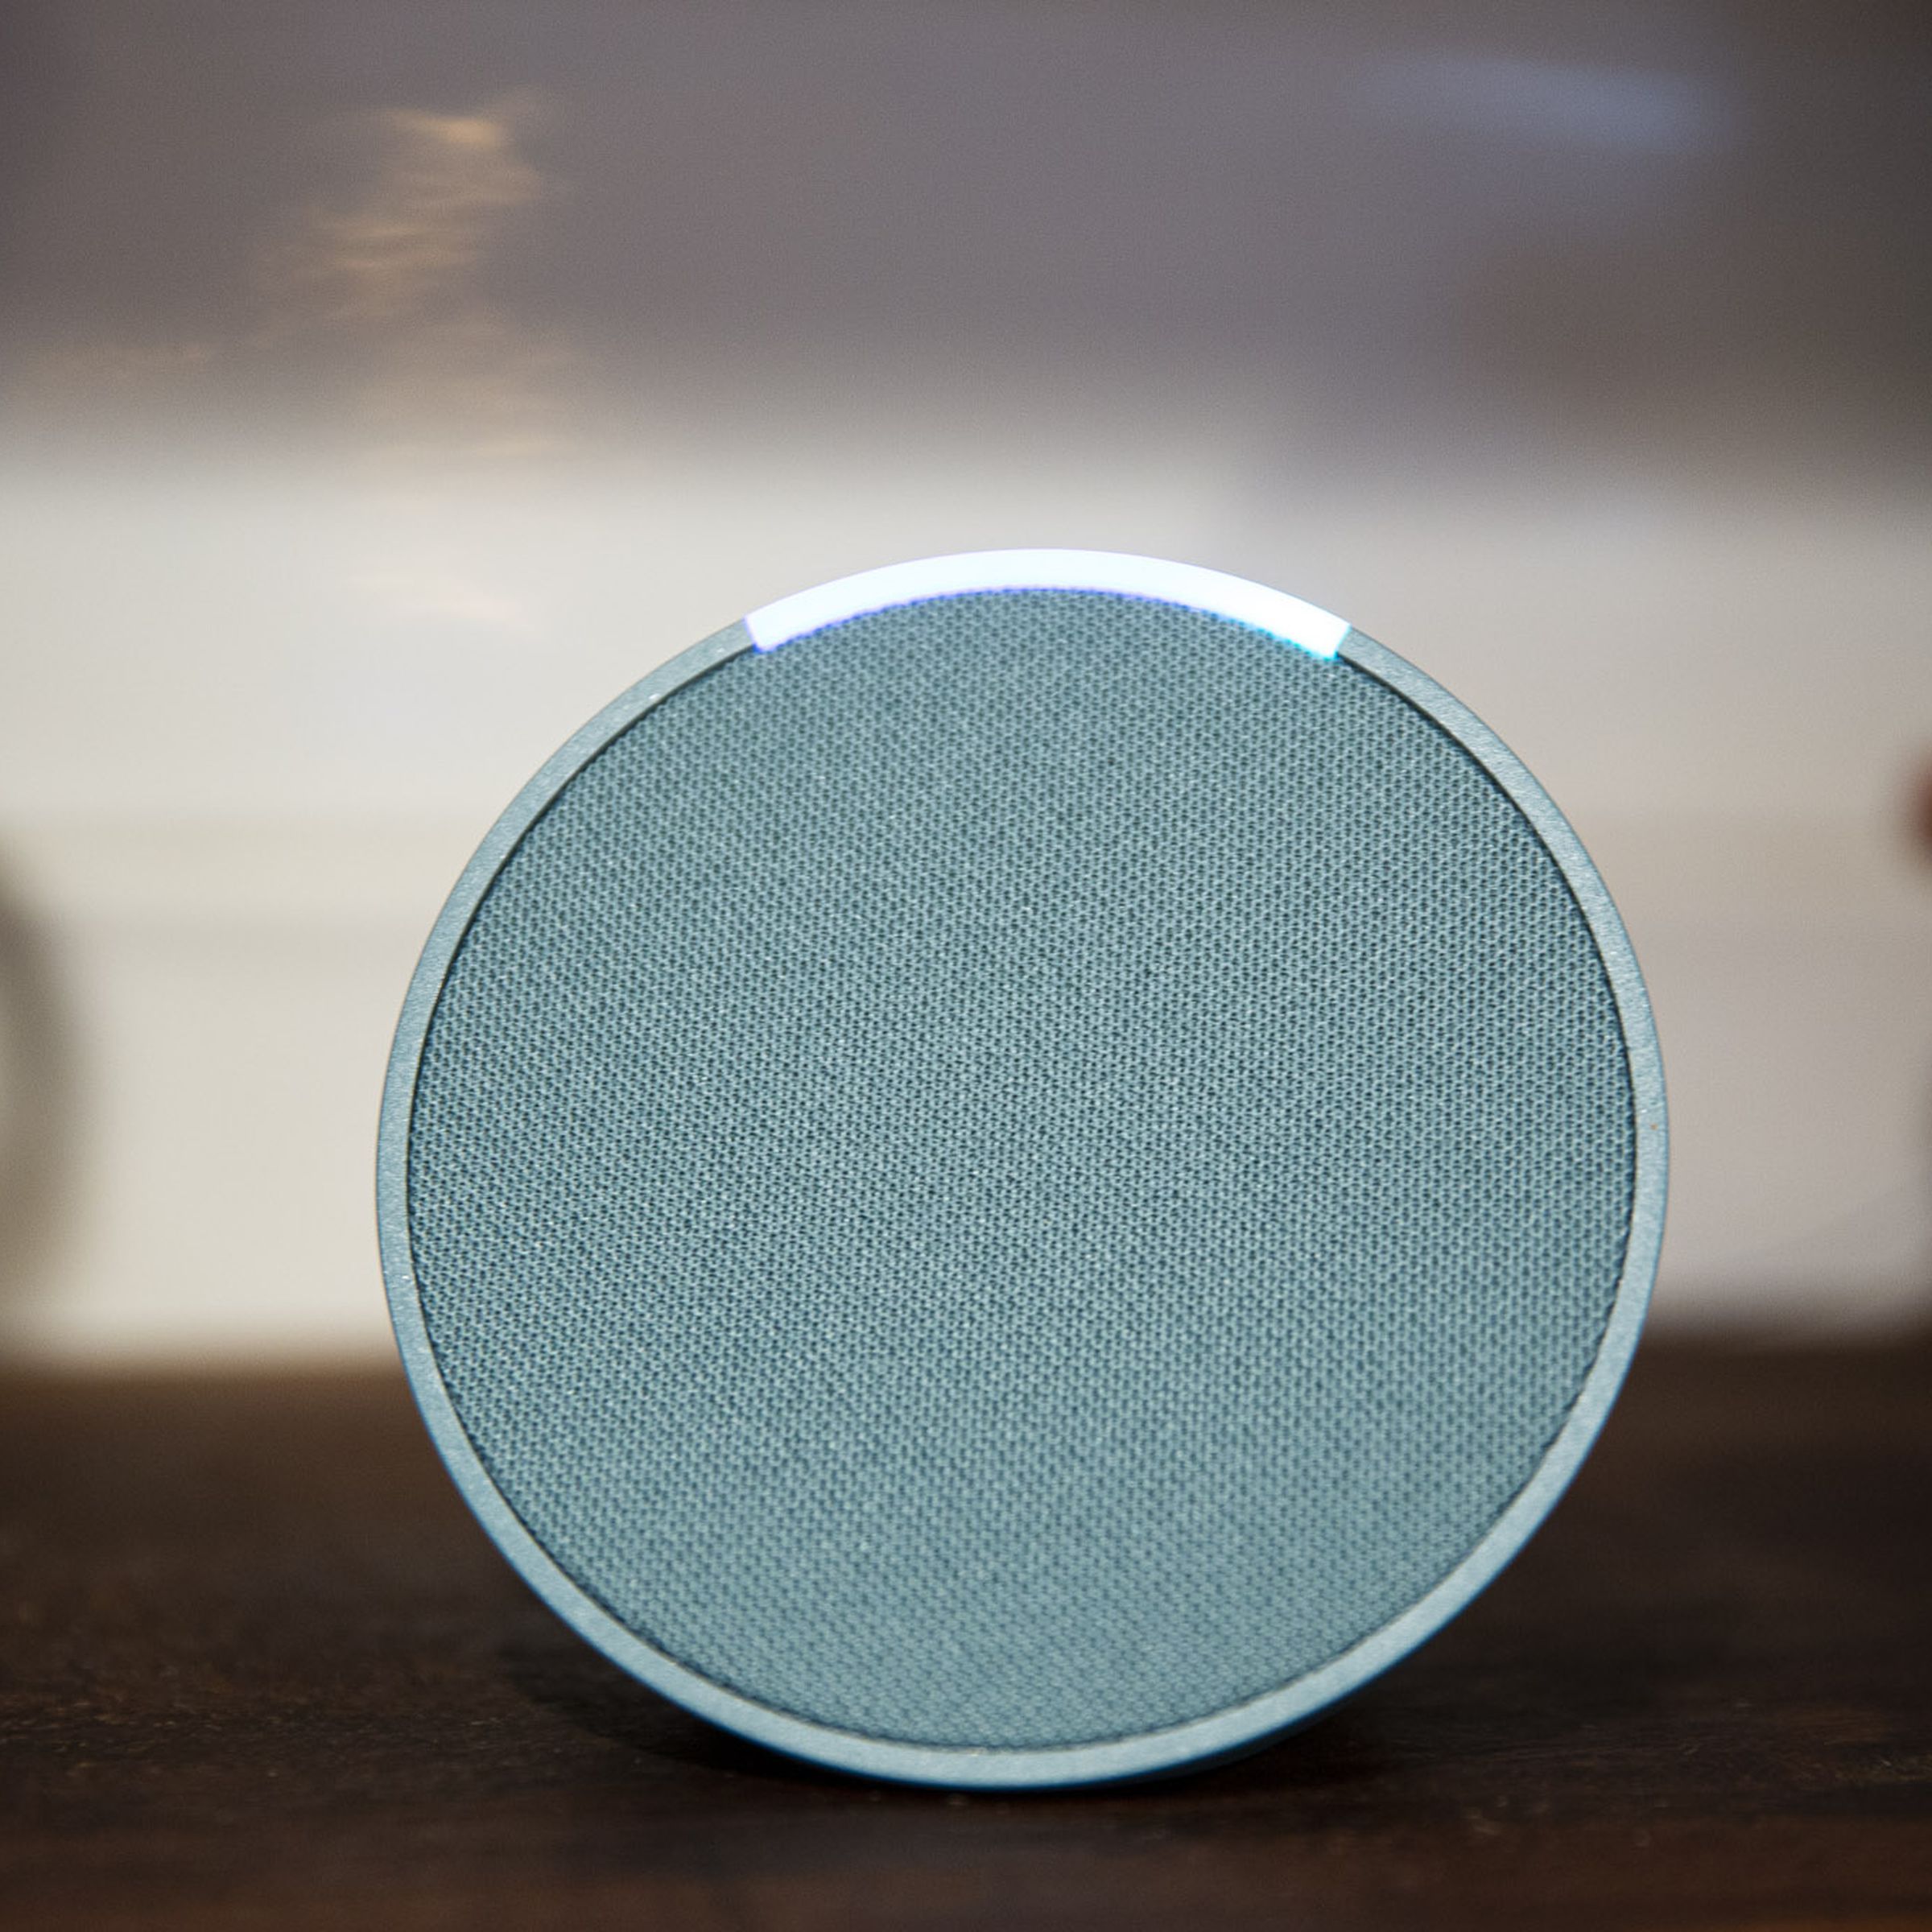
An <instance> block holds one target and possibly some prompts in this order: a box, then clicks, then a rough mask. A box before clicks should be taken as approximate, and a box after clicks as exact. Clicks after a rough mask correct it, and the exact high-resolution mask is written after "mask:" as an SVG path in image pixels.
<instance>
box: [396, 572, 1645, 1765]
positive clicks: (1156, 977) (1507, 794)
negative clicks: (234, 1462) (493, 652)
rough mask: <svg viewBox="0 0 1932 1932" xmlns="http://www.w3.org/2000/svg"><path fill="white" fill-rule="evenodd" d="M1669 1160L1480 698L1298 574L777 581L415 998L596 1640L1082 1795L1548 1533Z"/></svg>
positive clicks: (593, 772)
mask: <svg viewBox="0 0 1932 1932" xmlns="http://www.w3.org/2000/svg"><path fill="white" fill-rule="evenodd" d="M1664 1142H1665V1136H1664V1110H1663V1092H1662V1075H1661V1071H1660V1068H1659V1064H1658V1059H1657V1046H1656V1040H1655V1036H1654V1034H1653V1029H1652V1026H1651V1022H1650V1018H1649V1010H1648V1008H1647V1005H1646V1003H1645V996H1644V991H1643V987H1642V983H1641V980H1640V978H1639V976H1638V973H1637V965H1636V963H1635V960H1633V956H1632V954H1631V952H1630V947H1629V943H1628V941H1627V940H1626V939H1625V937H1624V931H1623V928H1622V927H1621V925H1620V923H1619V921H1618V919H1617V916H1616V912H1615V910H1614V909H1613V908H1612V906H1611V903H1610V901H1609V899H1608V896H1607V895H1606V894H1605V892H1604V888H1603V886H1602V884H1601V882H1600V881H1599V879H1598V877H1597V875H1596V872H1595V870H1594V869H1592V867H1591V864H1590V862H1589V861H1588V859H1587V857H1585V856H1584V853H1583V849H1582V848H1581V847H1580V846H1579V844H1578V842H1577V840H1576V839H1575V836H1574V834H1573V833H1572V832H1571V830H1570V828H1569V827H1568V826H1567V824H1565V822H1564V821H1563V819H1562V817H1561V816H1560V815H1558V812H1557V811H1556V809H1555V807H1554V806H1553V805H1552V804H1551V803H1550V801H1549V799H1547V798H1546V796H1545V795H1544V794H1543V792H1542V791H1541V789H1540V788H1539V787H1538V786H1537V784H1536V782H1534V780H1533V779H1532V778H1530V775H1529V774H1528V773H1527V772H1526V771H1525V770H1524V769H1523V767H1522V766H1521V765H1520V764H1519V763H1518V762H1517V760H1516V759H1515V758H1513V756H1512V755H1511V754H1510V753H1509V751H1507V750H1506V749H1505V748H1504V746H1503V745H1501V743H1500V742H1499V741H1497V740H1496V737H1494V736H1493V735H1492V733H1490V732H1489V731H1488V730H1487V729H1485V728H1484V726H1483V725H1481V724H1480V723H1479V722H1478V721H1477V720H1476V719H1475V718H1474V717H1473V716H1472V715H1471V714H1470V713H1469V712H1468V711H1466V710H1465V709H1464V708H1463V707H1462V706H1461V705H1460V704H1457V703H1456V702H1455V700H1454V699H1452V698H1451V697H1450V696H1448V695H1447V693H1446V692H1444V691H1442V690H1441V689H1439V687H1437V686H1436V685H1435V684H1433V683H1430V680H1429V679H1427V678H1426V677H1424V676H1423V675H1422V674H1421V673H1419V672H1418V671H1415V670H1414V669H1413V668H1411V667H1410V666H1409V665H1408V664H1406V663H1404V662H1403V661H1402V659H1401V658H1397V657H1396V656H1395V655H1394V654H1393V653H1391V652H1390V651H1389V650H1385V649H1384V648H1383V647H1382V646H1381V645H1379V644H1377V643H1375V642H1373V641H1371V640H1370V639H1369V638H1366V637H1364V636H1363V635H1362V634H1360V632H1359V631H1356V630H1352V629H1350V628H1349V627H1348V625H1347V624H1345V623H1344V622H1343V621H1341V620H1340V619H1337V618H1335V617H1331V616H1329V615H1328V614H1327V613H1325V612H1323V611H1319V610H1317V609H1314V608H1313V607H1312V606H1311V605H1306V604H1303V603H1301V602H1300V601H1298V600H1296V599H1294V598H1292V597H1286V596H1283V595H1282V594H1281V593H1279V592H1273V591H1269V590H1266V589H1265V588H1261V586H1258V585H1256V584H1249V583H1245V582H1243V581H1241V580H1237V579H1234V578H1231V577H1226V576H1221V575H1220V574H1219V573H1217V572H1210V571H1205V570H1198V569H1195V568H1191V567H1187V566H1184V565H1179V564H1157V563H1154V562H1152V561H1150V560H1148V559H1140V558H1131V557H1122V556H1116V555H1110V554H1104V553H1098V552H1086V551H1001V552H990V553H985V554H980V555H970V556H964V557H947V558H938V559H930V560H928V561H927V562H925V563H922V564H908V565H904V566H901V567H896V568H892V569H888V570H882V571H875V572H869V573H867V574H865V575H864V576H858V577H855V578H848V579H845V580H842V581H840V582H839V583H836V584H830V585H827V586H825V587H824V588H820V589H818V590H815V591H811V592H805V593H803V594H802V595H801V596H799V597H791V598H787V599H786V600H784V601H782V602H780V603H778V604H776V605H771V606H770V607H769V608H768V609H765V610H762V611H760V612H758V613H754V614H753V616H752V617H749V618H748V619H746V620H745V621H744V622H742V623H740V624H734V625H732V626H731V627H730V628H729V629H728V630H723V631H720V633H718V634H716V636H715V637H712V638H708V639H707V640H705V641H704V642H703V643H700V644H699V645H697V646H696V647H695V648H694V649H692V650H688V651H687V652H686V653H685V654H683V656H682V657H679V658H676V659H675V660H673V661H672V662H671V663H669V664H667V665H666V666H665V667H663V669H662V670H660V671H658V672H656V673H655V674H654V675H652V676H650V677H648V678H646V679H645V680H644V681H643V682H642V683H641V684H639V685H638V686H637V687H636V688H635V689H634V690H633V691H630V692H629V693H628V694H626V695H625V696H623V697H621V698H620V699H619V700H617V702H616V703H615V704H613V705H612V706H610V708H609V709H607V710H606V711H605V712H603V713H602V714H601V716H599V717H597V719H595V720H593V721H592V723H591V724H590V725H588V726H586V727H585V729H584V730H583V731H581V732H580V733H578V735H577V736H576V737H575V738H573V739H572V741H570V743H569V744H568V745H566V746H565V747H564V749H563V750H562V751H560V752H559V753H558V754H557V756H556V757H555V758H553V759H552V760H551V762H550V763H549V764H548V765H547V766H545V768H544V769H543V771H542V772H541V773H540V774H539V776H538V777H537V778H535V780H534V781H533V782H532V783H531V784H530V786H528V787H527V788H526V791H524V792H523V794H522V796H521V797H519V798H518V799H517V801H516V802H515V803H514V804H513V805H512V806H511V807H510V810H509V811H508V812H507V813H506V815H504V817H503V818H502V819H501V820H500V821H499V822H498V824H497V826H496V828H495V829H494V830H493V832H491V833H490V834H489V837H488V838H487V839H486V840H485V841H484V844H483V846H482V848H481V850H480V851H479V852H477V856H476V857H475V859H474V860H473V862H472V863H471V865H470V866H469V869H468V870H467V871H466V872H465V873H464V876H463V877H462V879H461V881H460V883H459V884H458V886H457V887H456V891H455V893H454V894H453V895H452V898H451V899H450V901H449V902H448V906H446V907H445V909H444V912H443V914H442V916H441V919H440V921H439V922H438V923H437V925H436V928H435V931H434V932H433V934H432V935H431V939H430V940H429V943H428V946H427V950H426V951H425V952H424V955H423V960H422V963H421V965H420V967H419V969H418V972H417V975H416V977H415V981H414V983H413V985H412V986H411V990H410V993H409V995H408V998H407V1005H406V1006H405V1009H404V1012H403V1020H402V1024H401V1026H400V1029H399V1030H398V1035H397V1039H396V1044H395V1049H394V1057H393V1059H392V1063H391V1067H390V1080H389V1086H388V1091H387V1096H386V1105H385V1112H384V1123H383V1133H382V1150H381V1159H380V1169H381V1172H380V1203H381V1220H382V1239H383V1249H384V1257H385V1265H386V1273H387V1277H388V1282H389V1287H390V1298H391V1302H392V1305H393V1308H394V1318H395V1323H396V1328H397V1331H398V1336H399V1338H400V1341H401V1346H402V1352H403V1360H404V1362H405V1364H406V1365H407V1369H408V1373H409V1375H410V1377H411V1381H412V1383H413V1385H414V1387H415V1393H416V1396H417V1398H418V1400H419V1403H420V1404H421V1406H422V1409H423V1414H424V1416H425V1418H426V1419H427V1423H428V1426H429V1429H430V1430H431V1435H433V1436H434V1438H435V1440H436V1444H437V1446H438V1447H439V1448H440V1451H441V1452H442V1455H443V1456H444V1459H445V1460H446V1461H447V1463H448V1466H449V1468H450V1469H451V1472H452V1474H453V1475H454V1476H455V1478H456V1482H457V1484H459V1486H460V1488H461V1490H462V1492H463V1493H464V1496H465V1497H466V1498H467V1500H468V1501H469V1505H470V1506H471V1508H472V1509H474V1510H475V1512H476V1513H477V1515H478V1517H480V1518H481V1521H482V1522H483V1524H484V1525H485V1528H486V1529H487V1530H489V1534H491V1536H492V1537H493V1538H494V1539H495V1540H496V1542H497V1544H498V1545H499V1546H501V1548H502V1550H503V1552H504V1554H506V1556H507V1557H508V1558H509V1559H510V1562H511V1563H513V1564H514V1566H515V1567H516V1568H517V1569H518V1571H520V1572H521V1573H522V1575H523V1577H524V1578H525V1579H526V1580H527V1581H528V1582H529V1583H530V1584H531V1585H532V1586H533V1587H535V1590H536V1591H538V1592H539V1595H540V1596H543V1598H544V1599H545V1600H547V1602H548V1603H549V1604H551V1606H552V1607H553V1608H555V1610H556V1611H557V1612H558V1613H559V1615H560V1616H563V1617H564V1618H565V1619H566V1620H568V1622H569V1623H570V1624H572V1625H574V1626H575V1628H576V1629H577V1630H578V1631H579V1632H580V1633H582V1634H583V1635H584V1637H586V1638H588V1640H589V1641H591V1642H592V1644H594V1645H597V1648H598V1649H601V1650H602V1651H603V1652H604V1653H605V1654H606V1655H607V1656H609V1657H611V1658H613V1659H614V1660H615V1661H616V1662H617V1663H618V1664H620V1665H621V1666H623V1667H624V1668H625V1670H628V1671H630V1672H631V1673H633V1674H634V1675H635V1676H637V1677H638V1678H642V1680H643V1681H644V1682H646V1684H649V1685H650V1686H653V1687H654V1688H655V1689H656V1690H657V1691H661V1692H662V1693H663V1694H664V1695H666V1696H667V1697H671V1698H673V1699H676V1700H678V1701H679V1703H683V1704H684V1705H686V1706H687V1707H689V1708H691V1710H693V1711H697V1712H699V1713H700V1714H702V1715H704V1716H705V1717H707V1718H709V1719H714V1720H715V1721H716V1722H717V1723H718V1724H723V1725H725V1726H728V1727H729V1728H732V1729H733V1730H735V1731H737V1732H741V1733H743V1734H744V1735H745V1736H749V1737H753V1738H755V1739H758V1740H762V1742H763V1743H765V1744H769V1745H772V1746H774V1747H777V1748H780V1749H782V1750H785V1751H788V1752H794V1753H795V1754H797V1755H799V1756H801V1757H806V1758H810V1759H814V1760H816V1761H820V1762H823V1763H825V1764H829V1765H838V1766H841V1767H843V1768H844V1769H848V1770H852V1771H855V1772H859V1773H866V1774H869V1775H876V1776H881V1777H894V1778H902V1779H911V1780H918V1781H929V1782H933V1783H940V1784H954V1785H1047V1784H1070V1783H1078V1782H1082V1781H1088V1780H1095V1779H1104V1778H1114V1777H1129V1776H1134V1775H1137V1774H1144V1773H1150V1772H1154V1771H1158V1770H1162V1769H1168V1768H1171V1767H1174V1766H1177V1765H1183V1764H1187V1763H1190V1762H1195V1761H1202V1760H1205V1759H1208V1758H1212V1757H1218V1756H1220V1755H1223V1754H1225V1753H1227V1752H1232V1751H1234V1750H1238V1749H1240V1748H1244V1747H1245V1746H1247V1745H1249V1744H1253V1743H1254V1742H1256V1741H1257V1740H1260V1739H1262V1738H1264V1737H1265V1736H1269V1734H1271V1733H1273V1732H1278V1731H1280V1730H1282V1729H1283V1728H1286V1727H1288V1726H1290V1725H1292V1724H1297V1723H1298V1722H1300V1721H1302V1720H1303V1719H1307V1717H1309V1716H1311V1715H1312V1714H1314V1713H1315V1712H1316V1711H1319V1710H1320V1709H1321V1708H1323V1707H1325V1706H1326V1705H1327V1704H1329V1703H1332V1702H1333V1701H1334V1700H1335V1699H1338V1698H1340V1697H1341V1696H1343V1695H1346V1694H1347V1693H1348V1692H1349V1691H1352V1690H1354V1689H1355V1688H1356V1687H1357V1686H1360V1684H1362V1683H1363V1682H1365V1681H1366V1680H1367V1679H1368V1678H1371V1677H1373V1675H1375V1674H1377V1672H1379V1671H1381V1670H1384V1669H1385V1668H1386V1667H1387V1666H1389V1665H1390V1664H1391V1663H1393V1662H1395V1661H1396V1660H1397V1658H1399V1657H1402V1655H1403V1654H1404V1653H1406V1652H1407V1651H1408V1650H1409V1649H1411V1648H1412V1647H1413V1646H1414V1645H1416V1644H1417V1643H1418V1642H1420V1641H1422V1639H1423V1638H1425V1637H1427V1636H1429V1635H1430V1633H1431V1632H1433V1631H1435V1629H1437V1628H1439V1626H1440V1625H1441V1624H1443V1622H1444V1621H1445V1620H1447V1619H1448V1618H1449V1617H1450V1616H1452V1615H1453V1614H1454V1613H1455V1612H1456V1611H1457V1610H1459V1608H1462V1606H1463V1604H1466V1603H1467V1602H1468V1600H1469V1599H1470V1598H1471V1597H1472V1596H1473V1595H1474V1594H1475V1593H1476V1591H1478V1590H1479V1589H1480V1588H1481V1587H1482V1586H1483V1585H1484V1583H1487V1582H1488V1580H1489V1579H1491V1578H1492V1576H1494V1575H1496V1572H1497V1571H1499V1570H1500V1569H1501V1567H1502V1566H1503V1565H1504V1564H1505V1563H1506V1562H1507V1561H1508V1560H1509V1558H1510V1557H1511V1555H1513V1554H1514V1552H1515V1551H1516V1550H1517V1549H1518V1548H1519V1547H1520V1546H1521V1544H1522V1542H1523V1541H1524V1540H1525V1538H1526V1537H1527V1536H1528V1535H1529V1534H1530V1532H1531V1531H1532V1530H1534V1527H1535V1526H1536V1525H1537V1523H1538V1521H1540V1520H1541V1519H1542V1517H1543V1516H1544V1515H1545V1513H1546V1512H1547V1511H1548V1509H1550V1506H1551V1505H1552V1503H1553V1502H1554V1501H1555V1499H1556V1497H1557V1496H1558V1494H1559V1493H1560V1492H1561V1491H1562V1489H1563V1486H1564V1485H1565V1484H1566V1483H1567V1481H1568V1480H1569V1478H1570V1477H1571V1475H1572V1473H1573V1472H1575V1469H1576V1468H1577V1466H1578V1464H1579V1462H1580V1461H1581V1460H1582V1458H1583V1455H1584V1454H1585V1452H1586V1451H1587V1448H1588V1447H1589V1445H1590V1443H1591V1440H1592V1439H1593V1438H1594V1436H1595V1435H1596V1431H1597V1430H1598V1428H1599V1426H1600V1424H1601V1422H1602V1421H1603V1418H1604V1414H1605V1413H1606V1411H1607V1410H1608V1407H1609V1405H1610V1403H1611V1402H1612V1398H1613V1397H1614V1395H1615V1393H1616V1387H1617V1385H1618V1383H1619V1381H1620V1378H1621V1377H1622V1375H1623V1373H1624V1368H1625V1366H1626V1364H1628V1362H1629V1357H1630V1354H1631V1351H1632V1349H1633V1347H1634V1345H1635V1343H1636V1340H1637V1329H1638V1326H1639V1323H1640V1322H1641V1317H1642V1312H1643V1308H1644V1304H1645V1299H1646V1297H1647V1295H1648V1293H1649V1286H1650V1282H1651V1278H1652V1276H1653V1272H1654V1269H1655V1265H1656V1259H1657V1244H1658V1241H1659V1236H1660V1232H1661V1228H1662V1209H1663V1193H1664V1170H1665V1145H1664Z"/></svg>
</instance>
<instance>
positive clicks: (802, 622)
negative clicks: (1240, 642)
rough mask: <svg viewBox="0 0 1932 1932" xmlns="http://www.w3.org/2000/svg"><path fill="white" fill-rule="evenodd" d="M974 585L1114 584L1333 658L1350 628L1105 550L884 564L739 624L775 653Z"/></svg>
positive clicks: (1320, 614)
mask: <svg viewBox="0 0 1932 1932" xmlns="http://www.w3.org/2000/svg"><path fill="white" fill-rule="evenodd" d="M976 590H1111V591H1115V592H1118V593H1119V594H1120V595H1121V596H1123V597H1149V598H1151V599H1152V600H1153V601H1154V602H1156V603H1158V604H1184V605H1187V607H1188V609H1191V610H1208V611H1212V612H1213V613H1215V614H1216V616H1219V617H1232V619H1233V620H1234V621H1235V622H1236V623H1237V624H1249V625H1253V627H1254V629H1255V630H1265V631H1266V632H1267V633H1268V634H1269V636H1270V637H1274V638H1280V639H1281V640H1282V642H1283V643H1285V644H1294V645H1298V646H1300V648H1301V649H1302V650H1306V651H1308V652H1310V653H1311V654H1313V655H1314V656H1315V657H1318V658H1332V657H1333V656H1334V655H1335V652H1336V651H1337V650H1340V648H1341V642H1342V639H1343V638H1345V637H1346V636H1347V635H1348V630H1349V625H1348V620H1347V619H1346V618H1344V617H1335V615H1333V614H1332V613H1331V612H1328V611H1326V610H1322V609H1318V608H1317V607H1316V606H1315V605H1313V604H1304V603H1303V602H1302V600H1301V599H1300V598H1299V597H1290V596H1289V595H1288V594H1287V593H1286V592H1285V591H1279V590H1269V588H1267V587H1266V586H1265V584H1251V583H1249V580H1247V579H1246V578H1245V577H1231V576H1227V575H1226V574H1225V573H1224V572H1221V571H1218V570H1203V569H1202V568H1200V567H1199V565H1198V564H1167V563H1163V562H1162V560H1161V559H1159V558H1158V557H1130V556H1125V555H1121V554H1120V553H1118V552H1117V551H1111V550H976V551H966V552H964V554H962V555H959V556H956V557H923V558H921V559H919V561H918V562H917V563H914V564H888V565H887V566H886V568H884V569H883V570H864V571H861V572H859V574H858V575H857V576H856V577H840V578H839V579H837V580H836V581H835V582H833V583H831V584H819V585H818V586H817V587H816V588H814V589H811V590H801V591H800V592H798V594H797V595H796V596H795V597H780V598H779V599H778V602H777V603H775V604H767V605H766V606H765V608H764V609H762V610H754V611H753V613H751V615H750V616H749V617H747V618H746V619H745V629H746V630H749V632H750V633H751V641H752V642H753V643H754V644H755V645H756V646H758V649H759V650H776V649H777V648H778V646H779V645H781V644H788V643H790V642H791V640H792V639H793V638H802V637H803V636H805V635H806V634H807V632H809V631H814V630H824V627H825V626H826V625H828V624H839V623H842V622H844V620H845V619H846V618H848V617H863V616H864V615H865V613H867V612H868V611H873V610H889V609H891V608H892V607H893V606H894V605H898V604H917V603H920V602H922V601H923V600H925V599H926V598H927V597H960V596H964V594H965V593H967V592H970V591H976Z"/></svg>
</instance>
